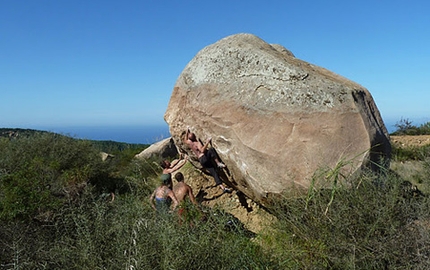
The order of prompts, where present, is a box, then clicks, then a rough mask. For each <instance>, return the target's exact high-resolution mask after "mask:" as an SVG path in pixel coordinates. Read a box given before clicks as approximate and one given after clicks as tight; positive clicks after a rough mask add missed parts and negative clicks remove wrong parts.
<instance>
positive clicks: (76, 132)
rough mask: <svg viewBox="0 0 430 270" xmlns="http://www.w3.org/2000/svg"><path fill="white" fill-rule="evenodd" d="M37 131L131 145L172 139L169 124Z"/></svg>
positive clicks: (77, 127) (56, 128)
mask: <svg viewBox="0 0 430 270" xmlns="http://www.w3.org/2000/svg"><path fill="white" fill-rule="evenodd" d="M36 129H38V130H44V131H50V132H55V133H59V134H62V135H67V136H70V137H73V138H77V139H87V140H97V141H115V142H124V143H131V144H153V143H155V142H158V141H161V140H163V139H166V138H169V137H170V132H169V127H168V126H167V124H166V125H150V126H148V125H146V126H145V125H142V126H67V127H39V128H36Z"/></svg>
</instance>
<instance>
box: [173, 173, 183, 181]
mask: <svg viewBox="0 0 430 270" xmlns="http://www.w3.org/2000/svg"><path fill="white" fill-rule="evenodd" d="M175 179H176V181H178V182H183V181H184V175H183V174H182V173H181V172H177V173H176V174H175Z"/></svg>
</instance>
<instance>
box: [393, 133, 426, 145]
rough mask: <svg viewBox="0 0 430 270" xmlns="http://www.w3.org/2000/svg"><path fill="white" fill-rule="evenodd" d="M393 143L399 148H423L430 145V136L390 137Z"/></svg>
mask: <svg viewBox="0 0 430 270" xmlns="http://www.w3.org/2000/svg"><path fill="white" fill-rule="evenodd" d="M390 139H391V143H392V144H394V145H397V146H399V147H405V146H423V145H426V144H430V135H417V136H409V135H405V136H390Z"/></svg>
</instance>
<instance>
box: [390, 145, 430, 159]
mask: <svg viewBox="0 0 430 270" xmlns="http://www.w3.org/2000/svg"><path fill="white" fill-rule="evenodd" d="M391 156H392V159H393V160H394V161H399V162H403V161H407V160H414V161H423V160H425V159H427V158H429V157H430V145H422V146H405V147H399V146H396V145H392V149H391Z"/></svg>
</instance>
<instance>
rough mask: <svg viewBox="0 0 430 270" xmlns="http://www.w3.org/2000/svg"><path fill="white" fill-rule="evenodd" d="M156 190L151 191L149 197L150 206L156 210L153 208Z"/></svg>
mask: <svg viewBox="0 0 430 270" xmlns="http://www.w3.org/2000/svg"><path fill="white" fill-rule="evenodd" d="M156 190H157V189H156ZM156 190H154V192H152V194H151V197H149V203H150V204H151V207H152V208H153V209H154V210H157V209H156V208H155V205H154V197H155V191H156Z"/></svg>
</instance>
